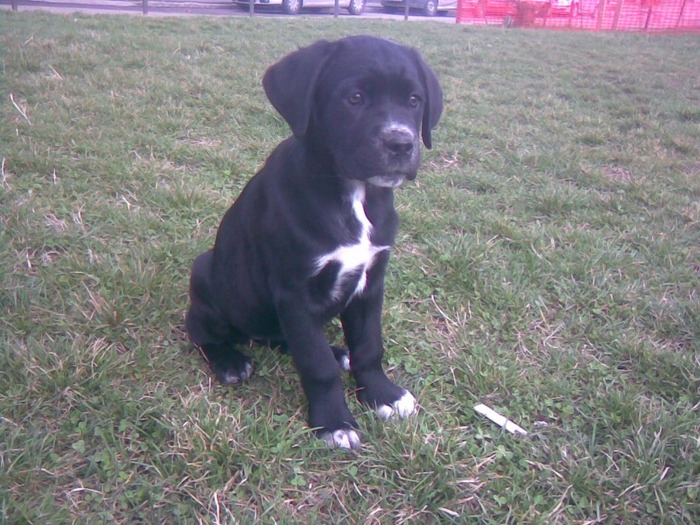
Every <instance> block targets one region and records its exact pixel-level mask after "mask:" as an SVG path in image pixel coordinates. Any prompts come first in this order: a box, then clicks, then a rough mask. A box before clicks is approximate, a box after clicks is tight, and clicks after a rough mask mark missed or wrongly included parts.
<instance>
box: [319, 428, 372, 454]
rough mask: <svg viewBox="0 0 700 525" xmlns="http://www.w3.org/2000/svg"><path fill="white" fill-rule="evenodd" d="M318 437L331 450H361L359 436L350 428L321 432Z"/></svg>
mask: <svg viewBox="0 0 700 525" xmlns="http://www.w3.org/2000/svg"><path fill="white" fill-rule="evenodd" d="M318 437H319V438H321V439H322V440H323V441H325V442H326V443H327V444H328V445H329V446H330V447H332V448H343V449H347V450H360V448H362V442H361V441H360V436H359V435H358V433H357V432H356V431H354V430H353V429H351V428H341V429H339V430H335V431H333V432H323V431H321V432H319V434H318Z"/></svg>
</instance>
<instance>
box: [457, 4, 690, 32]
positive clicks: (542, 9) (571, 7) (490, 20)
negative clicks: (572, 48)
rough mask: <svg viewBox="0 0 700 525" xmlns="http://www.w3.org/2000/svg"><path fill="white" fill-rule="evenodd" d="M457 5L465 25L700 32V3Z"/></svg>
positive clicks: (460, 20) (460, 21) (459, 16)
mask: <svg viewBox="0 0 700 525" xmlns="http://www.w3.org/2000/svg"><path fill="white" fill-rule="evenodd" d="M457 5H458V7H457V23H460V24H472V25H494V24H497V25H504V26H506V27H510V26H514V27H544V28H551V29H572V30H589V31H664V32H674V31H678V32H680V31H697V32H700V0H458V4H457Z"/></svg>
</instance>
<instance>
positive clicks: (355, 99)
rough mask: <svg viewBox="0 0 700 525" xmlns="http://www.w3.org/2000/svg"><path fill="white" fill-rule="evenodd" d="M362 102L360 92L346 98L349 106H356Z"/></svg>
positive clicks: (362, 98)
mask: <svg viewBox="0 0 700 525" xmlns="http://www.w3.org/2000/svg"><path fill="white" fill-rule="evenodd" d="M363 100H364V97H363V96H362V93H360V92H357V93H353V94H352V95H350V96H349V97H348V102H350V104H352V105H353V106H357V105H358V104H360V103H361V102H362V101H363Z"/></svg>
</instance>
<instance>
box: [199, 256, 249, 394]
mask: <svg viewBox="0 0 700 525" xmlns="http://www.w3.org/2000/svg"><path fill="white" fill-rule="evenodd" d="M211 260H212V252H211V251H208V252H205V253H203V254H201V255H200V256H199V257H197V259H195V261H194V264H193V265H192V275H191V277H190V308H189V310H188V312H187V317H186V325H187V333H188V335H189V337H190V340H191V341H192V342H193V343H194V344H195V345H196V346H197V347H198V348H199V349H200V351H201V352H202V354H203V355H204V357H205V358H206V360H207V362H208V363H209V367H210V368H211V371H212V372H213V373H214V375H215V376H216V378H217V379H218V380H219V381H221V382H222V383H224V384H225V385H234V384H236V383H240V382H241V381H245V380H246V379H248V378H249V377H250V376H251V375H252V374H253V365H252V363H251V361H250V358H249V357H248V356H246V355H245V354H243V353H242V352H240V351H239V350H237V349H236V345H239V344H244V343H246V342H247V341H248V337H247V336H246V335H245V334H242V333H241V332H239V331H238V330H236V329H235V328H234V327H233V326H231V324H230V323H229V322H228V321H227V320H226V319H224V318H223V316H222V315H221V314H220V312H219V309H218V308H217V307H216V298H217V295H218V294H217V292H218V291H217V290H216V289H215V287H212V286H211V285H210V275H211V271H210V268H211Z"/></svg>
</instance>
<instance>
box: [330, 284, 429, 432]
mask: <svg viewBox="0 0 700 525" xmlns="http://www.w3.org/2000/svg"><path fill="white" fill-rule="evenodd" d="M382 294H383V286H376V287H375V291H374V293H368V294H367V295H363V296H361V297H356V298H354V299H353V300H352V301H351V302H350V304H348V306H347V307H346V308H345V310H344V311H343V313H342V314H341V321H342V324H343V331H344V333H345V340H346V341H347V343H348V348H349V350H350V370H351V371H352V373H353V375H354V376H355V381H356V383H357V386H358V393H357V397H358V399H359V400H360V402H362V403H363V404H365V405H367V406H369V407H370V408H372V409H373V410H374V411H375V412H376V413H377V414H378V415H379V417H381V418H382V419H389V418H390V417H392V416H394V415H398V416H399V417H401V418H406V417H408V416H410V415H411V414H413V413H414V412H415V411H416V399H415V398H414V397H413V395H412V394H411V393H410V392H409V391H408V390H406V389H404V388H401V387H400V386H397V385H395V384H394V383H392V382H391V381H390V380H389V378H387V377H386V374H385V373H384V369H383V368H382V358H383V356H384V346H383V344H382V327H381V315H382Z"/></svg>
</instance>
